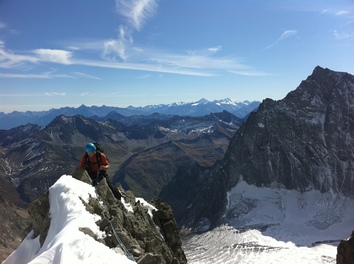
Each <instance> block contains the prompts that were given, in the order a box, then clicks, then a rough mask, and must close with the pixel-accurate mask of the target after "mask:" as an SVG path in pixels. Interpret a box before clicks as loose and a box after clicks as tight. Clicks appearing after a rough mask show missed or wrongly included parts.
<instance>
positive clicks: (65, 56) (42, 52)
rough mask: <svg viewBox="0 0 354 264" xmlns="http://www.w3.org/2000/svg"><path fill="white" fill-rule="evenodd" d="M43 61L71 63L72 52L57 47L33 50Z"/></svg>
mask: <svg viewBox="0 0 354 264" xmlns="http://www.w3.org/2000/svg"><path fill="white" fill-rule="evenodd" d="M33 53H34V54H36V55H37V56H38V57H39V59H40V60H41V61H47V62H54V63H60V64H71V61H70V60H71V57H72V52H71V51H66V50H57V49H36V50H34V51H33Z"/></svg>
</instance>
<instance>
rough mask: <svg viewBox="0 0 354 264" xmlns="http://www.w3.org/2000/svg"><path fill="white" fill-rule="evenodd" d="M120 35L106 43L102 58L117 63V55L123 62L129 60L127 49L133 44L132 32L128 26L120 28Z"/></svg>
mask: <svg viewBox="0 0 354 264" xmlns="http://www.w3.org/2000/svg"><path fill="white" fill-rule="evenodd" d="M118 32H119V35H118V38H117V39H110V40H107V41H105V42H104V44H103V46H104V50H103V54H102V57H103V58H104V59H107V60H110V61H115V60H117V55H118V57H119V58H120V59H122V60H123V61H124V60H126V59H127V51H126V50H127V48H128V47H129V46H130V45H131V44H132V42H133V39H132V36H131V32H130V31H129V29H128V28H127V27H126V26H123V25H121V26H120V27H119V31H118Z"/></svg>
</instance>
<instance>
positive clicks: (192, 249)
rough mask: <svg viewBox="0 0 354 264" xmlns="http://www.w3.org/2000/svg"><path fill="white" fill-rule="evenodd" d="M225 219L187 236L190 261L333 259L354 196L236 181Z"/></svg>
mask: <svg viewBox="0 0 354 264" xmlns="http://www.w3.org/2000/svg"><path fill="white" fill-rule="evenodd" d="M224 220H225V225H224V226H221V227H219V228H216V229H214V230H212V231H209V232H206V233H203V234H199V235H195V236H193V237H190V238H188V239H186V240H185V251H186V255H187V258H188V263H203V264H207V263H250V264H252V263H302V264H305V263H335V258H336V252H337V249H336V247H337V245H338V243H339V241H340V240H341V239H343V238H347V237H348V236H349V235H350V233H351V231H352V230H353V229H354V200H353V199H350V198H348V197H345V196H343V195H341V194H333V193H320V192H319V191H315V190H312V191H309V192H304V193H300V192H298V191H294V190H286V189H271V188H258V187H256V186H252V185H248V184H247V183H246V182H240V183H239V184H238V185H237V186H236V187H234V188H233V189H232V190H231V191H230V192H229V193H228V205H227V208H226V211H225V214H224Z"/></svg>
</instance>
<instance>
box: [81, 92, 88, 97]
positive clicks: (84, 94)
mask: <svg viewBox="0 0 354 264" xmlns="http://www.w3.org/2000/svg"><path fill="white" fill-rule="evenodd" d="M89 94H90V92H85V93H81V94H80V96H86V95H89Z"/></svg>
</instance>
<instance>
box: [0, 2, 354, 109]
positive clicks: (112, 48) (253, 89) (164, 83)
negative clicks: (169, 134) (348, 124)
mask: <svg viewBox="0 0 354 264" xmlns="http://www.w3.org/2000/svg"><path fill="white" fill-rule="evenodd" d="M353 25H354V5H353V3H352V1H350V0H340V1H334V0H326V1H310V2H309V1H305V0H300V1H295V0H291V1H286V2H284V1H280V0H271V1H266V2H265V1H261V0H255V1H251V2H250V1H245V0H243V1H229V0H220V1H216V0H212V1H201V0H194V1H187V0H181V1H163V0H116V1H114V0H112V1H101V2H99V3H98V2H93V1H84V0H77V1H70V0H63V1H60V2H58V1H56V2H55V1H54V2H53V1H50V2H48V1H45V0H37V1H35V2H33V1H23V0H12V1H1V2H0V83H1V85H0V112H5V113H9V112H12V111H26V110H31V111H39V110H49V109H51V108H60V107H65V106H71V107H78V106H80V105H82V104H85V105H87V106H91V105H97V106H101V105H107V106H118V107H127V106H129V105H133V106H146V105H156V104H169V103H173V102H193V101H197V100H199V99H201V98H206V99H208V100H217V99H223V98H231V99H233V100H236V101H244V100H249V101H253V100H257V101H262V100H263V99H265V98H272V99H274V100H279V99H282V98H283V97H284V96H285V95H286V94H287V93H288V92H290V91H292V90H294V89H296V87H297V86H298V85H299V84H300V82H301V80H304V79H306V77H307V76H308V75H310V74H311V73H312V71H313V69H314V68H315V67H316V66H317V65H319V66H321V67H324V68H330V69H331V70H334V71H345V72H349V73H351V74H353V73H354V61H353V59H352V58H353V57H354V26H353Z"/></svg>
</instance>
